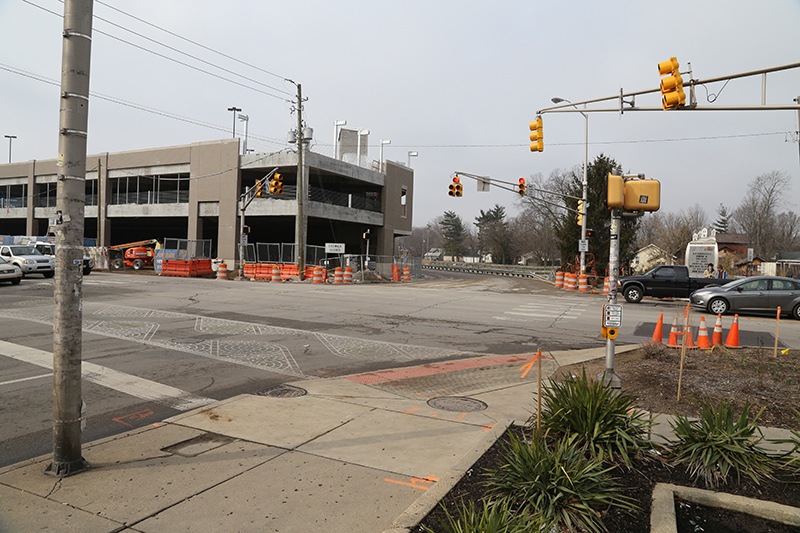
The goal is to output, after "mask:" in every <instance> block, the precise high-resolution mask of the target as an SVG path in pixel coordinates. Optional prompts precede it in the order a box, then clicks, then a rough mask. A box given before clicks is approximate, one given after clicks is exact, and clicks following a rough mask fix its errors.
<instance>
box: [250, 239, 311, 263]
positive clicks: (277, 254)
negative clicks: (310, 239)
mask: <svg viewBox="0 0 800 533" xmlns="http://www.w3.org/2000/svg"><path fill="white" fill-rule="evenodd" d="M243 249H244V253H243V254H242V255H243V256H244V262H245V263H281V264H284V263H295V264H296V263H297V258H296V255H295V252H296V250H297V245H296V244H295V243H265V242H257V243H253V244H246V245H244V246H243ZM326 257H327V254H326V253H325V247H324V246H316V245H313V244H307V245H306V255H305V263H306V264H307V265H317V264H319V263H320V261H322V260H323V259H325V258H326Z"/></svg>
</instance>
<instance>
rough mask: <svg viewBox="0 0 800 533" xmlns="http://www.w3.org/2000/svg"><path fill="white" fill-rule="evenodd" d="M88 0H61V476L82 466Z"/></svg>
mask: <svg viewBox="0 0 800 533" xmlns="http://www.w3.org/2000/svg"><path fill="white" fill-rule="evenodd" d="M92 7H93V4H92V0H65V2H64V33H63V35H64V37H63V40H62V42H63V45H62V46H63V48H62V59H61V95H60V97H61V104H60V111H61V113H60V120H59V136H58V200H57V212H56V218H55V220H53V222H54V224H53V225H54V226H55V228H56V230H55V233H56V276H55V290H54V295H55V312H54V321H53V461H52V463H50V465H48V467H47V468H46V472H48V473H49V474H52V475H54V476H57V477H59V478H63V477H66V476H69V475H72V474H76V473H78V472H81V471H83V470H86V469H87V468H88V464H87V462H86V461H85V460H84V459H83V457H82V456H81V421H82V420H83V418H84V417H83V416H82V413H81V405H82V403H83V400H82V398H81V342H82V336H81V328H82V322H83V317H82V302H83V286H82V284H83V278H82V277H81V266H82V264H83V210H84V204H85V193H86V190H85V182H86V130H87V124H88V118H89V66H90V63H91V50H92Z"/></svg>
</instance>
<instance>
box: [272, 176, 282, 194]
mask: <svg viewBox="0 0 800 533" xmlns="http://www.w3.org/2000/svg"><path fill="white" fill-rule="evenodd" d="M269 192H270V193H271V194H283V176H281V175H280V174H279V173H278V172H276V173H275V174H273V176H272V179H271V180H270V181H269Z"/></svg>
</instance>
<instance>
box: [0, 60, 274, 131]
mask: <svg viewBox="0 0 800 533" xmlns="http://www.w3.org/2000/svg"><path fill="white" fill-rule="evenodd" d="M0 70H5V71H7V72H10V73H12V74H17V75H19V76H24V77H26V78H30V79H33V80H36V81H40V82H42V83H47V84H49V85H53V86H55V87H60V86H61V83H60V82H59V81H56V80H53V79H50V78H46V77H44V76H40V75H38V74H34V73H32V72H26V71H24V70H22V69H18V68H15V67H12V66H10V65H5V64H3V63H0ZM89 95H90V96H92V97H94V98H98V99H100V100H106V101H108V102H112V103H115V104H118V105H121V106H125V107H130V108H132V109H138V110H139V111H145V112H147V113H151V114H154V115H158V116H162V117H166V118H171V119H174V120H180V121H181V122H186V123H188V124H193V125H195V126H202V127H204V128H209V129H212V130H216V131H223V132H225V133H228V132H229V131H230V128H229V127H228V126H220V125H217V124H212V123H210V122H204V121H202V120H199V119H195V118H190V117H184V116H182V115H178V114H175V113H171V112H169V111H163V110H160V109H156V108H153V107H148V106H146V105H143V104H137V103H135V102H129V101H126V100H122V99H121V98H117V97H115V96H109V95H105V94H102V93H98V92H95V91H90V92H89ZM248 138H251V139H255V140H258V141H264V142H268V143H272V144H277V145H282V144H284V141H279V140H276V139H275V138H270V137H264V136H260V135H253V134H250V133H249V134H248Z"/></svg>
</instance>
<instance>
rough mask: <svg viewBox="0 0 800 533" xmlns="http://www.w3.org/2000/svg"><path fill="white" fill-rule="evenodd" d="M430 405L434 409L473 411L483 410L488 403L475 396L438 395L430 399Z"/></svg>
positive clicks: (460, 411) (457, 411)
mask: <svg viewBox="0 0 800 533" xmlns="http://www.w3.org/2000/svg"><path fill="white" fill-rule="evenodd" d="M428 405H430V406H431V407H433V408H434V409H441V410H442V411H453V412H456V413H472V412H475V411H483V410H484V409H486V408H487V407H489V406H488V405H486V404H485V403H483V402H482V401H480V400H476V399H475V398H467V397H465V396H437V397H436V398H431V399H430V400H428Z"/></svg>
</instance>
